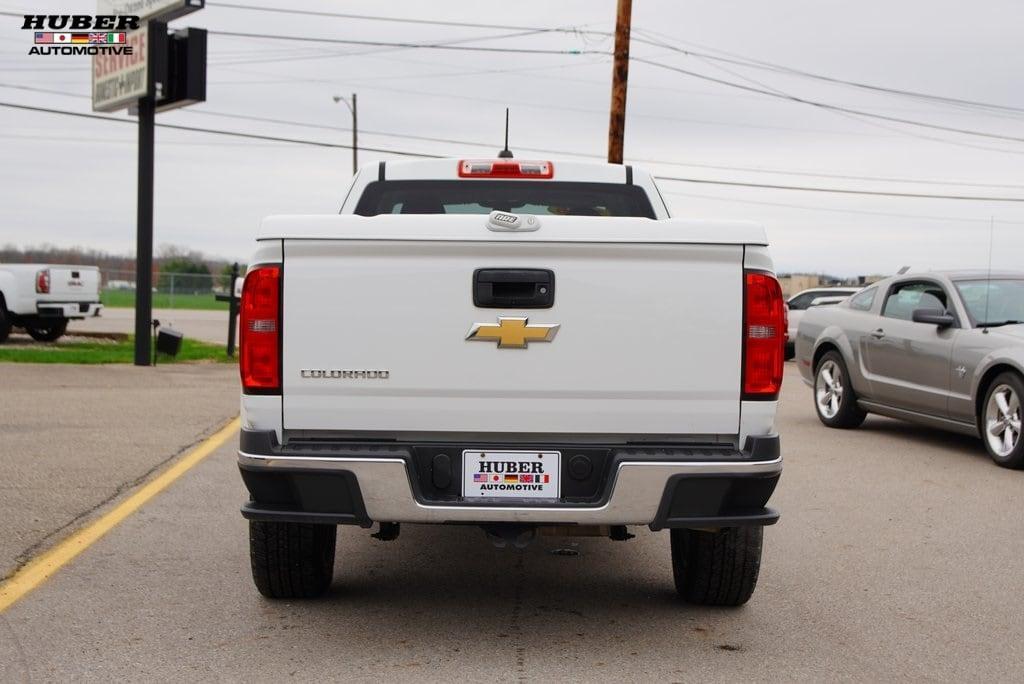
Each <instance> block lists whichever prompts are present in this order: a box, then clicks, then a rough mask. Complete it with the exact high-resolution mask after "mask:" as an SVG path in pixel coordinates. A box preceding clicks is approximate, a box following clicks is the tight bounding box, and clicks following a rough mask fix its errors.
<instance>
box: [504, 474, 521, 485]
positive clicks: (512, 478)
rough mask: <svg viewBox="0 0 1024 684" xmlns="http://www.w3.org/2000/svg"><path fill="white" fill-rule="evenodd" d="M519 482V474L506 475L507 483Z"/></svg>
mask: <svg viewBox="0 0 1024 684" xmlns="http://www.w3.org/2000/svg"><path fill="white" fill-rule="evenodd" d="M518 482H519V476H518V475H506V476H505V484H516V483H518Z"/></svg>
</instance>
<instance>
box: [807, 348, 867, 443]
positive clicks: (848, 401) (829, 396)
mask: <svg viewBox="0 0 1024 684" xmlns="http://www.w3.org/2000/svg"><path fill="white" fill-rule="evenodd" d="M814 410H815V412H816V413H817V414H818V419H819V420H820V421H821V422H822V423H824V424H825V425H827V426H828V427H830V428H841V429H849V428H855V427H859V426H860V424H861V423H863V422H864V419H865V418H867V415H868V414H867V412H865V411H864V410H862V409H861V408H860V407H859V406H857V395H856V393H854V391H853V383H851V382H850V374H849V372H847V370H846V363H845V362H844V361H843V357H842V355H841V354H840V353H839V352H837V351H830V352H828V353H826V354H825V355H824V356H822V357H821V360H820V361H819V362H818V368H817V370H815V372H814Z"/></svg>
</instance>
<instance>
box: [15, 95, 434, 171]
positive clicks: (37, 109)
mask: <svg viewBox="0 0 1024 684" xmlns="http://www.w3.org/2000/svg"><path fill="white" fill-rule="evenodd" d="M0 107H10V108H11V109H21V110H25V111H30V112H43V113H46V114H59V115H63V116H74V117H78V118H81V119H95V120H99V121H114V122H116V123H126V124H135V123H136V122H135V121H132V120H131V119H116V118H114V117H112V116H100V115H99V114H86V113H85V112H72V111H68V110H66V109H51V108H49V107H32V106H29V105H23V104H17V103H14V102H0ZM156 125H157V126H158V127H159V128H170V129H174V130H179V131H194V132H196V133H209V134H211V135H227V136H231V137H235V138H246V139H249V140H269V141H273V142H282V143H292V144H294V145H312V146H315V147H332V148H338V149H343V150H351V149H352V146H351V145H342V144H339V143H329V142H323V141H320V140H303V139H300V138H282V137H280V136H273V135H260V134H257V133H241V132H238V131H225V130H220V129H216V128H200V127H198V126H182V125H180V124H169V123H158V124H156ZM359 149H360V150H365V151H367V152H380V153H382V154H396V155H400V156H403V157H423V158H431V159H441V158H443V155H439V154H425V153H422V152H409V151H406V150H393V149H387V148H382V147H367V146H365V145H360V146H359Z"/></svg>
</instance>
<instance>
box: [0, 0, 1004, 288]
mask: <svg viewBox="0 0 1024 684" xmlns="http://www.w3.org/2000/svg"><path fill="white" fill-rule="evenodd" d="M235 2H236V4H247V5H259V6H266V7H287V8H289V9H305V10H317V11H327V12H345V13H357V14H369V15H386V16H391V17H405V18H421V19H435V20H449V21H460V22H475V23H488V24H500V25H502V26H505V25H508V26H529V27H579V28H582V29H588V30H593V31H610V30H612V29H613V28H614V17H615V1H614V0H573V1H564V2H558V1H556V0H543V1H538V0H517V1H516V2H488V1H484V2H466V1H461V2H459V1H454V0H434V1H432V2H429V3H427V2H422V1H415V2H413V1H407V0H392V1H390V2H387V3H381V2H370V1H369V0H360V1H342V0H338V1H334V2H330V1H328V0H320V1H315V0H301V1H294V2H284V0H276V2H272V1H270V0H235ZM220 4H221V3H217V2H214V1H212V0H210V1H209V2H208V3H207V8H206V9H204V10H202V11H200V12H197V13H195V14H192V15H190V16H188V17H185V18H183V19H181V20H178V21H177V22H175V23H174V26H177V27H184V26H198V27H205V28H208V29H210V30H211V31H216V30H219V31H234V32H250V33H265V34H266V33H270V34H284V35H294V36H313V37H327V38H334V39H358V40H381V41H414V42H440V41H452V40H458V39H470V38H479V40H477V41H475V42H466V43H463V44H465V45H479V46H495V47H499V46H500V47H513V48H523V47H525V48H545V49H556V50H563V49H564V50H571V49H580V50H585V51H586V50H596V51H609V50H610V49H611V47H612V46H611V39H610V38H607V37H603V36H601V35H594V34H588V35H586V36H581V35H577V34H571V33H544V34H534V35H528V36H519V37H506V38H498V37H497V36H500V35H501V34H504V33H515V32H518V31H516V30H514V29H508V30H506V29H493V28H463V27H447V26H431V25H416V24H406V23H390V22H380V21H368V20H356V19H345V18H330V17H310V16H299V15H290V14H282V13H270V12H262V11H252V10H243V9H237V8H228V7H224V6H218V5H220ZM0 10H2V11H5V12H15V13H24V12H32V13H40V12H47V13H62V12H63V13H67V12H72V13H85V14H91V13H93V12H94V10H95V3H94V2H72V1H65V2H27V1H24V2H22V1H17V0H0ZM20 25H21V20H20V19H19V18H17V17H13V16H6V15H0V83H2V86H0V101H2V102H8V103H12V102H13V103H22V104H30V105H36V106H43V107H52V108H56V109H62V110H71V111H78V112H89V111H91V106H90V102H89V100H88V99H87V96H88V94H89V88H90V79H89V58H88V57H77V56H50V57H42V56H29V55H28V54H27V52H28V49H29V47H30V45H31V42H32V37H31V32H29V31H22V30H20ZM633 26H634V38H645V39H652V40H655V41H661V42H663V43H666V44H670V45H672V46H674V47H677V48H686V49H691V50H696V51H699V52H701V53H704V54H713V55H718V56H726V53H729V54H731V55H734V56H739V57H740V58H741V59H753V60H761V61H767V62H771V63H774V64H779V65H784V66H787V67H792V68H795V69H799V70H803V71H808V72H813V73H816V74H822V75H826V76H830V77H834V78H839V79H844V80H850V81H857V82H862V83H867V84H872V85H877V86H883V87H886V88H894V89H903V90H912V91H918V92H924V93H929V94H934V95H941V96H944V97H950V98H960V99H967V100H972V101H979V102H985V103H992V104H997V105H1001V106H1004V107H1009V108H1018V109H1019V110H1020V111H1012V110H1010V109H991V108H983V107H976V106H954V105H949V104H943V103H937V102H934V101H929V100H924V99H920V98H913V97H907V96H898V95H888V94H879V93H876V92H872V91H867V90H864V89H859V88H854V87H849V86H845V85H837V84H829V83H826V82H823V81H821V80H815V79H810V78H807V77H802V76H795V75H792V74H787V73H781V72H778V71H770V70H763V69H754V68H751V67H749V66H741V65H736V64H730V63H724V62H721V61H710V60H707V59H705V58H704V57H698V56H688V55H684V54H681V53H680V52H678V51H672V50H670V49H667V48H665V47H661V46H656V45H650V44H642V43H639V42H634V44H633V46H632V54H633V56H634V57H635V58H644V59H650V60H653V61H657V62H660V63H663V64H666V65H670V66H673V67H678V68H681V69H685V70H688V71H693V72H698V73H700V74H703V75H706V76H710V77H714V78H718V79H724V80H728V81H731V82H734V83H740V84H743V85H747V86H751V87H756V88H760V89H763V90H770V91H775V92H779V93H786V94H789V95H794V96H797V97H800V98H803V99H808V100H814V101H818V102H824V103H828V104H830V105H836V106H841V107H845V108H848V109H855V110H858V111H864V112H871V113H875V114H880V115H884V116H888V117H895V118H901V119H910V120H915V121H920V122H923V123H928V124H934V125H938V126H945V127H953V128H960V129H969V130H973V131H979V132H985V133H989V134H993V135H995V136H1007V137H1011V138H1014V137H1015V138H1021V139H1024V88H1022V87H1021V83H1022V82H1024V50H1022V49H1021V42H1020V39H1021V33H1020V31H1021V27H1022V26H1024V3H1021V2H1020V1H1019V0H1003V1H998V0H979V1H977V2H972V3H965V2H960V1H948V0H943V1H937V0H901V1H900V2H892V1H891V0H888V1H884V2H883V1H880V0H864V1H862V2H857V3H851V2H846V1H838V0H802V1H801V0H776V1H774V2H770V3H769V2H763V1H760V0H746V1H743V2H740V1H731V2H726V1H723V0H708V1H694V0H690V1H687V2H679V1H678V0H665V1H653V0H635V1H634V8H633ZM209 47H210V54H209V86H208V100H207V102H206V103H205V104H202V105H196V106H193V107H189V108H187V109H184V110H181V111H176V112H170V113H166V114H161V115H159V116H158V121H159V122H163V123H175V124H182V125H188V126H201V127H207V128H217V129H223V130H234V131H244V132H251V133H260V134H267V135H275V136H282V137H290V138H301V139H306V140H318V141H328V142H336V143H346V142H348V140H349V137H350V133H349V132H348V131H347V130H331V129H330V128H317V127H315V126H327V127H330V126H335V127H339V128H341V129H346V128H347V127H348V126H349V124H350V119H349V114H348V111H347V109H345V107H344V106H343V105H340V104H335V103H334V102H333V101H332V99H331V96H332V95H334V94H346V95H347V94H349V93H351V92H357V93H358V96H359V122H360V128H361V129H364V132H361V134H360V141H361V142H362V143H363V144H365V145H370V146H374V147H380V148H385V149H394V150H403V151H410V152H421V153H426V154H443V155H451V156H454V157H460V156H482V155H486V156H490V155H492V154H493V153H494V152H496V151H497V150H498V149H499V147H500V143H501V135H502V124H503V112H504V107H505V106H506V105H508V106H510V107H511V108H512V136H511V143H512V144H511V147H512V149H513V151H516V150H517V149H521V148H526V147H529V148H539V149H547V150H551V149H554V150H559V151H561V152H562V153H561V154H542V153H539V152H534V151H532V150H531V151H529V152H527V151H521V152H518V153H517V156H519V157H541V158H552V159H557V158H559V157H566V156H567V155H566V154H565V152H576V153H579V154H584V155H597V156H602V155H604V153H605V150H606V135H607V123H608V121H607V120H608V102H609V81H610V72H611V66H610V57H607V56H604V55H588V54H576V55H573V54H565V55H550V54H545V55H531V54H508V53H486V52H460V51H453V50H428V49H404V50H395V49H391V50H387V51H381V50H380V48H368V47H364V46H352V45H335V44H315V43H299V42H285V41H277V40H267V39H253V38H240V37H233V36H225V35H217V34H212V35H211V36H210V43H209ZM18 85H20V86H28V87H31V88H41V89H47V90H58V91H61V92H63V93H67V95H58V94H50V93H40V92H34V91H30V90H24V89H16V88H12V87H10V86H18ZM217 114H242V115H248V116H258V117H269V118H277V119H283V120H288V121H292V122H300V123H305V124H311V125H313V127H309V126H307V127H300V126H295V125H284V124H270V123H265V122H257V121H250V120H243V119H236V118H227V117H224V116H219V115H217ZM113 116H116V117H117V118H120V119H127V116H126V114H125V113H123V112H121V113H118V114H115V115H113ZM365 131H376V132H377V133H369V132H365ZM382 133H392V134H401V135H419V136H427V137H436V138H449V139H456V140H464V141H471V142H472V141H493V142H492V143H491V144H489V145H487V146H484V147H478V146H470V145H461V144H447V143H439V142H429V141H422V140H413V139H408V138H402V137H391V136H387V135H382ZM156 137H157V150H156V153H157V156H156V215H155V225H156V236H155V240H156V243H157V244H158V245H159V244H176V245H183V246H187V247H190V248H194V249H199V250H202V251H204V252H206V253H208V254H210V255H212V256H219V257H225V258H229V259H236V258H237V259H241V260H245V258H246V257H247V255H248V254H249V252H250V251H251V249H252V246H253V243H252V238H253V235H254V233H255V231H256V227H257V225H258V222H259V220H260V218H261V217H263V216H265V215H268V214H274V213H319V212H336V211H337V209H338V206H339V204H340V201H341V199H342V197H343V195H344V191H345V189H346V187H347V184H348V182H349V178H350V172H351V153H350V152H349V151H348V150H344V149H330V148H317V147H309V146H299V145H293V144H281V143H266V142H254V141H246V140H240V139H236V138H228V137H223V136H215V135H208V134H201V133H194V132H183V131H175V130H167V129H157V134H156ZM625 140H626V142H625V150H626V157H627V161H630V160H639V159H649V160H658V161H659V162H673V163H672V164H667V163H648V162H635V163H637V164H638V165H642V166H646V167H647V168H649V169H651V170H652V171H653V172H655V173H656V174H659V175H672V176H683V177H687V178H700V179H707V180H718V181H729V182H743V183H765V184H772V185H799V186H815V187H829V188H848V189H860V190H877V191H885V192H902V193H927V194H942V195H970V196H983V197H1017V198H1024V142H1018V141H1014V140H1005V139H1000V138H998V137H996V138H992V137H982V136H977V135H968V134H962V133H953V132H949V131H943V130H936V129H930V128H925V127H920V126H913V125H909V124H903V123H896V122H891V121H883V120H877V119H874V120H872V119H866V118H863V117H859V116H855V115H850V114H847V113H840V112H835V111H829V110H824V109H821V108H817V107H814V106H810V105H807V104H801V103H796V102H792V101H788V100H784V99H780V98H773V97H768V96H765V95H761V94H756V93H751V92H745V91H742V90H739V89H736V88H731V87H728V86H724V85H720V84H715V83H712V82H709V81H706V80H701V79H698V78H695V77H693V76H688V75H684V74H681V73H677V72H673V71H670V70H667V69H664V68H658V67H655V66H651V65H648V64H644V63H640V62H633V64H632V65H631V68H630V81H629V104H628V108H627V123H626V139H625ZM0 150H2V154H0V162H2V163H0V207H2V209H0V243H13V244H15V245H18V246H26V245H39V244H42V243H52V244H57V245H63V246H70V245H82V246H89V247H95V248H101V249H106V250H111V251H114V252H122V253H131V252H133V251H134V243H135V179H136V162H135V154H136V147H135V128H134V127H133V126H132V125H129V124H124V123H110V122H103V121H89V120H83V119H77V118H72V117H67V116H57V115H51V114H42V113H33V112H24V111H17V110H13V109H9V108H5V107H0ZM398 158H399V157H395V156H393V155H387V154H381V153H370V152H363V153H361V156H360V161H361V162H375V161H377V160H379V159H389V160H390V159H398ZM720 167H731V168H720ZM751 169H755V170H751ZM804 174H810V175H804ZM817 174H821V175H817ZM832 176H846V177H839V178H837V177H832ZM849 176H855V177H865V176H873V177H884V178H888V179H894V178H895V179H913V180H915V181H928V182H927V183H923V182H893V181H890V180H864V179H861V178H849ZM661 185H662V189H663V191H664V192H665V195H666V199H667V200H668V201H669V202H670V204H671V206H672V209H673V213H674V214H675V215H676V216H682V217H694V218H733V219H735V218H739V219H751V220H755V221H758V222H761V223H763V224H764V225H765V226H766V227H767V229H768V234H769V238H770V239H771V241H772V244H773V249H774V256H775V261H776V266H777V268H778V269H779V270H808V271H826V272H832V273H839V274H844V275H851V274H858V273H889V272H892V271H894V270H896V269H897V268H899V267H900V266H901V265H904V264H909V265H912V266H914V267H915V268H949V267H979V266H984V265H985V263H986V262H987V259H988V253H989V249H988V247H989V224H990V221H991V220H992V219H993V218H994V219H995V231H994V233H995V242H994V250H993V255H994V256H993V263H994V265H995V266H996V267H1004V268H1021V267H1022V266H1021V264H1022V261H1024V202H1016V203H1013V202H996V201H964V200H949V199H911V198H895V197H874V196H859V195H841V194H832V193H824V192H802V191H792V190H775V189H760V188H749V187H738V186H728V185H712V184H695V183H684V182H667V181H666V182H663V183H662V184H661Z"/></svg>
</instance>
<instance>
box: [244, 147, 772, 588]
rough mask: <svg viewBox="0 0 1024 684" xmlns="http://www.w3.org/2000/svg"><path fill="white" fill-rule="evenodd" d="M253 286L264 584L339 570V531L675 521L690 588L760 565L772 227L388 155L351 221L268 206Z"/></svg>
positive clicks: (253, 493) (752, 575) (560, 180)
mask: <svg viewBox="0 0 1024 684" xmlns="http://www.w3.org/2000/svg"><path fill="white" fill-rule="evenodd" d="M261 230H262V234H261V235H260V236H259V238H258V248H257V250H256V253H255V257H254V258H253V259H252V261H251V262H250V263H251V264H252V266H250V267H249V269H248V274H247V276H246V279H245V286H244V289H243V293H242V302H241V355H240V370H241V378H242V433H241V438H240V448H239V453H238V461H239V467H240V469H241V474H242V478H243V480H244V482H245V484H246V486H247V488H248V490H249V494H250V500H249V501H248V502H247V503H246V504H245V505H244V506H243V508H242V513H243V515H244V516H245V517H246V518H248V519H249V521H250V527H249V530H250V544H251V560H252V573H253V578H254V580H255V583H256V586H257V588H258V589H259V591H260V592H261V593H263V594H264V595H266V596H269V597H275V598H294V597H308V596H315V595H318V594H320V593H322V592H324V591H325V590H326V589H327V588H328V586H329V585H330V582H331V578H332V573H333V568H334V560H335V540H336V531H337V530H336V527H337V525H339V524H343V525H358V526H361V527H364V528H369V527H372V526H373V525H374V524H377V525H378V526H379V528H378V532H377V534H375V535H374V536H376V537H377V538H379V539H383V540H390V539H394V538H395V537H396V536H397V535H398V532H399V529H400V527H399V525H400V524H401V523H437V524H446V523H447V524H465V525H479V526H481V527H482V528H483V529H484V530H485V531H486V532H487V534H488V536H489V537H490V538H491V540H492V541H494V542H495V543H497V544H498V545H499V546H500V545H503V544H506V543H508V544H514V545H523V544H525V543H526V542H527V541H528V540H529V539H530V538H532V536H533V534H534V533H536V532H537V530H538V529H540V528H542V527H550V528H557V529H555V530H548V531H547V532H556V533H563V534H564V533H576V534H581V535H583V534H589V535H596V534H600V535H604V536H608V537H610V538H611V539H615V540H626V539H628V538H630V537H631V536H632V535H630V534H629V533H628V532H627V526H630V525H642V526H646V527H649V528H650V529H651V530H662V529H669V530H671V534H670V536H671V558H672V564H673V571H674V578H675V585H676V588H677V590H678V592H679V594H680V595H681V596H682V598H683V599H685V600H686V601H689V602H692V603H697V604H706V605H739V604H742V603H744V602H745V601H747V599H748V598H749V597H750V595H751V592H752V591H753V589H754V586H755V584H756V581H757V575H758V569H759V566H760V558H761V543H762V530H763V526H765V525H770V524H772V523H774V522H775V521H776V520H777V519H778V514H777V513H776V512H775V511H774V510H772V509H771V508H768V507H766V504H767V503H768V499H769V497H770V496H771V494H772V492H773V490H774V489H775V485H776V483H777V482H778V479H779V476H780V474H781V470H782V459H781V455H780V450H779V438H778V435H777V434H776V433H775V427H774V423H775V411H776V404H777V399H778V393H779V388H780V384H781V381H782V368H783V345H784V341H785V333H786V330H785V313H784V302H783V298H782V293H781V290H780V288H779V284H778V282H777V280H776V279H775V276H774V275H773V272H772V261H771V258H770V257H769V254H768V249H767V246H766V244H767V243H766V240H765V233H764V230H763V229H762V228H760V227H758V226H756V225H751V224H744V223H724V222H723V223H719V222H705V221H687V220H682V219H672V218H670V217H669V213H668V209H667V207H666V205H665V204H664V202H663V200H662V198H661V196H660V194H659V193H658V191H657V188H656V187H655V185H654V181H653V179H652V178H651V176H650V175H648V174H647V173H644V172H642V171H640V170H638V169H632V168H631V167H628V166H615V165H603V164H602V165H598V164H581V163H575V162H547V161H544V162H528V161H518V160H514V159H507V158H502V159H494V160H457V159H446V160H437V161H433V160H432V161H426V162H409V163H388V164H384V163H383V162H382V163H380V164H379V165H373V166H370V167H366V168H363V169H362V170H361V171H360V172H359V173H358V174H357V175H356V177H355V178H354V181H353V183H352V186H351V188H350V189H349V192H348V196H347V198H346V200H345V201H344V204H343V206H342V209H341V213H340V215H329V216H276V217H271V218H268V219H266V220H265V221H264V222H263V225H262V229H261Z"/></svg>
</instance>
